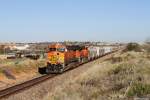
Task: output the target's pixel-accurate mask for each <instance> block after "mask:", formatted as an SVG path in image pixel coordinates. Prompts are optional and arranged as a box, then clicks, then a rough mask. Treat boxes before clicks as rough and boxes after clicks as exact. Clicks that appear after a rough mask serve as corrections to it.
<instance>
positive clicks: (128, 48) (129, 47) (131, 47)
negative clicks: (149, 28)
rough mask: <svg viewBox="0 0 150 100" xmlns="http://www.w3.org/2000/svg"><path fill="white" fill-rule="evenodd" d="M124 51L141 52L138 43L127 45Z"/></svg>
mask: <svg viewBox="0 0 150 100" xmlns="http://www.w3.org/2000/svg"><path fill="white" fill-rule="evenodd" d="M124 51H136V52H139V51H141V47H140V45H139V44H138V43H128V44H127V46H126V48H125V50H124Z"/></svg>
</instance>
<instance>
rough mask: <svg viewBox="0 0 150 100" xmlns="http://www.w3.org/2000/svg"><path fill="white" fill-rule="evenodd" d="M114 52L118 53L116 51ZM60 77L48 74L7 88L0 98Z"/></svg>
mask: <svg viewBox="0 0 150 100" xmlns="http://www.w3.org/2000/svg"><path fill="white" fill-rule="evenodd" d="M114 52H117V51H114ZM114 52H111V53H114ZM111 53H108V54H105V55H103V56H106V55H109V54H111ZM103 56H100V57H98V58H95V59H92V60H90V61H88V62H85V63H81V64H76V65H74V66H73V67H71V68H70V69H66V70H65V72H64V73H66V72H67V71H69V70H73V69H74V68H76V67H79V66H81V65H83V64H86V63H89V62H92V61H94V60H96V59H99V58H101V57H103ZM58 75H61V74H48V75H43V76H40V77H37V78H34V79H32V80H29V81H26V82H24V83H21V84H18V85H15V86H12V87H9V88H6V89H4V90H0V98H4V97H8V96H10V95H13V94H16V93H19V92H21V91H23V90H25V89H28V88H30V87H32V86H34V85H37V84H40V83H42V82H44V81H46V80H48V79H51V78H54V77H55V76H58Z"/></svg>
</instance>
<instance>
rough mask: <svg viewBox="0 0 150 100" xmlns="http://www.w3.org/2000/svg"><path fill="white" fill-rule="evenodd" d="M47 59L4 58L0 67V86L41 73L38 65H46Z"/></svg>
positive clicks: (9, 84) (21, 80)
mask: <svg viewBox="0 0 150 100" xmlns="http://www.w3.org/2000/svg"><path fill="white" fill-rule="evenodd" d="M45 64H46V63H45V60H44V59H43V60H41V59H40V60H38V61H35V60H29V59H17V60H3V62H1V64H0V65H1V67H0V81H1V84H0V88H1V89H3V88H5V87H7V86H11V85H14V84H17V83H20V82H23V81H26V80H28V79H31V78H33V77H36V76H38V75H39V73H38V67H39V66H44V65H45Z"/></svg>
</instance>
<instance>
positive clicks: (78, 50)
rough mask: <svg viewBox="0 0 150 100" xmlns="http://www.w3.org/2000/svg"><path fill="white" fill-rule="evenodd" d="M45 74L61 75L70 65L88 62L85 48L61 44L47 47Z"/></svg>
mask: <svg viewBox="0 0 150 100" xmlns="http://www.w3.org/2000/svg"><path fill="white" fill-rule="evenodd" d="M47 60H48V61H47V67H46V73H62V72H63V71H64V70H65V69H66V67H67V66H68V65H69V64H71V63H82V62H85V61H87V60H88V50H87V48H86V47H85V46H79V45H70V46H65V45H62V44H52V45H49V51H48V54H47Z"/></svg>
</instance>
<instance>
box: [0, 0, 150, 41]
mask: <svg viewBox="0 0 150 100" xmlns="http://www.w3.org/2000/svg"><path fill="white" fill-rule="evenodd" d="M147 37H150V0H0V42H1V41H5V42H6V41H9V42H10V41H15V42H31V41H32V42H35V41H63V40H80V41H85V40H93V41H123V42H124V41H125V42H127V41H144V40H145V39H146V38H147Z"/></svg>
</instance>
